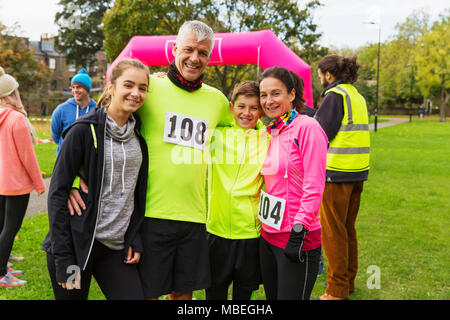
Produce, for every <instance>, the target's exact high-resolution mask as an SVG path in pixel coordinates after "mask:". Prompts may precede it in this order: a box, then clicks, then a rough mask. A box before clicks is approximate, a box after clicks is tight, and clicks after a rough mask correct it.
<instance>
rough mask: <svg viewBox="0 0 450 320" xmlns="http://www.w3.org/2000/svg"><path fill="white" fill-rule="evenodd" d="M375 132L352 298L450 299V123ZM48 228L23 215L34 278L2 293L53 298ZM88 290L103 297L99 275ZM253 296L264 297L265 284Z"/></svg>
mask: <svg viewBox="0 0 450 320" xmlns="http://www.w3.org/2000/svg"><path fill="white" fill-rule="evenodd" d="M371 138H372V148H371V150H372V155H371V172H370V175H369V180H368V181H367V182H366V183H365V185H364V192H363V195H362V200H361V209H360V212H359V216H358V220H357V230H358V239H359V272H358V275H357V277H356V289H355V293H354V294H353V295H352V296H351V297H350V298H351V299H354V300H378V299H381V300H400V299H406V300H417V299H420V300H422V299H423V300H436V299H449V298H450V261H449V258H448V257H449V254H450V252H449V244H448V239H450V225H449V219H448V218H449V208H450V188H449V187H450V163H449V161H448V159H450V148H449V138H450V123H449V122H445V123H442V122H439V121H438V119H436V118H434V119H433V118H432V119H414V120H413V122H412V123H403V124H400V125H397V126H394V127H388V128H383V129H380V130H379V131H378V132H377V133H374V132H371ZM47 230H48V222H47V215H46V214H40V215H36V216H33V217H28V218H25V220H24V223H23V226H22V228H21V230H20V232H19V235H18V237H19V239H18V240H17V241H16V242H15V244H14V249H13V254H16V255H24V256H25V260H24V261H22V262H17V263H15V264H14V267H15V268H17V269H20V270H23V271H24V272H25V274H24V276H22V277H21V278H22V279H24V280H27V281H28V284H27V285H26V286H24V287H22V288H12V289H11V288H9V289H0V299H7V300H29V299H33V300H34V299H52V297H53V296H52V290H51V285H50V280H49V277H48V273H47V269H46V259H45V253H44V252H43V251H42V250H41V245H42V241H43V239H44V237H45V234H46V233H47ZM370 266H376V267H378V268H379V270H380V283H379V284H380V286H379V289H377V288H373V287H372V286H371V284H374V282H372V281H371V279H372V278H371V276H372V274H373V273H367V271H368V269H369V267H370ZM325 270H326V260H325ZM369 270H370V269H369ZM325 280H326V272H324V273H323V274H322V275H320V276H319V277H318V279H317V281H316V284H315V287H314V290H313V293H312V297H318V296H320V295H321V294H323V292H324V288H323V283H324V281H325ZM368 284H369V286H368ZM370 288H372V289H370ZM89 298H90V299H93V300H96V299H104V297H103V295H102V293H101V291H100V289H99V288H98V285H97V284H96V283H95V280H93V282H92V285H91V292H90V296H89ZM166 298H167V296H165V297H162V298H161V299H166ZM194 298H195V299H199V300H202V299H204V291H203V290H200V291H196V292H194ZM255 299H257V300H263V299H265V294H264V289H263V287H262V286H261V287H260V289H259V290H258V291H257V292H256V295H255Z"/></svg>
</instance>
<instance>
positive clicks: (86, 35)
mask: <svg viewBox="0 0 450 320" xmlns="http://www.w3.org/2000/svg"><path fill="white" fill-rule="evenodd" d="M111 4H112V1H111V0H59V2H58V5H60V6H61V7H62V8H61V11H58V12H57V13H56V15H55V23H56V24H57V25H58V27H59V32H58V35H57V37H56V41H55V42H56V46H57V48H58V49H60V50H62V51H63V52H65V53H66V54H67V56H66V57H67V60H68V61H69V62H72V63H74V64H75V65H79V66H87V65H89V64H90V63H91V62H93V61H94V60H95V59H96V58H95V54H96V53H97V52H98V51H99V50H102V48H103V41H104V37H103V32H102V19H103V15H104V13H105V12H106V10H108V9H109V7H110V6H111Z"/></svg>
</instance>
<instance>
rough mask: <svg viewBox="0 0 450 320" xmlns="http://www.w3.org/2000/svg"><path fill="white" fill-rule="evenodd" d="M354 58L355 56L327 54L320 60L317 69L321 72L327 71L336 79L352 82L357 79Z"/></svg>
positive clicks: (356, 65) (357, 65)
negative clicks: (346, 56)
mask: <svg viewBox="0 0 450 320" xmlns="http://www.w3.org/2000/svg"><path fill="white" fill-rule="evenodd" d="M356 59H357V57H356V56H353V57H350V58H344V57H341V56H338V55H329V56H326V57H323V58H322V60H320V62H319V69H320V71H321V72H322V73H323V74H325V73H327V72H329V73H330V74H331V75H332V76H333V77H334V78H335V79H336V80H342V81H343V82H344V83H354V82H355V81H356V80H358V69H359V64H358V63H357V62H356Z"/></svg>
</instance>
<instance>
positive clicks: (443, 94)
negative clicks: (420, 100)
mask: <svg viewBox="0 0 450 320" xmlns="http://www.w3.org/2000/svg"><path fill="white" fill-rule="evenodd" d="M448 97H449V94H448V93H447V90H446V89H445V88H444V89H442V91H441V110H440V111H441V112H440V113H441V122H445V118H446V116H447V110H446V109H447V102H448Z"/></svg>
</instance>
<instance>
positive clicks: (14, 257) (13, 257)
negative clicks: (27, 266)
mask: <svg viewBox="0 0 450 320" xmlns="http://www.w3.org/2000/svg"><path fill="white" fill-rule="evenodd" d="M23 259H24V257H16V256H13V255H12V254H10V255H9V260H11V261H13V262H19V261H22V260H23Z"/></svg>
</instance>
